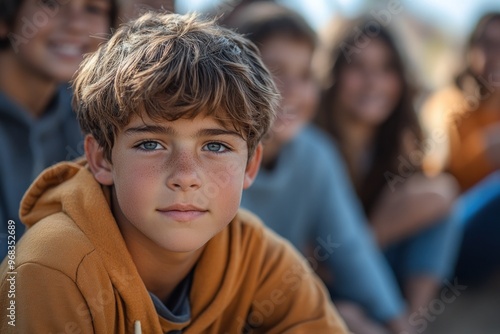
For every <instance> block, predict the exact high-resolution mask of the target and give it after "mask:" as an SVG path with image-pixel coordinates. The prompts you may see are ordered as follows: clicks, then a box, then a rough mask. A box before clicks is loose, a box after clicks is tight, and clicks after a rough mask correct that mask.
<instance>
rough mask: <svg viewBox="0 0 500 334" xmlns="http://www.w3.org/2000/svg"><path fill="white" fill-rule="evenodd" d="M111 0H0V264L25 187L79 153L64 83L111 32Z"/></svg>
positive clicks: (20, 228) (76, 129)
mask: <svg viewBox="0 0 500 334" xmlns="http://www.w3.org/2000/svg"><path fill="white" fill-rule="evenodd" d="M115 2H116V1H115V0H71V1H69V0H57V1H56V0H52V1H40V0H22V1H20V0H0V161H1V164H0V260H2V259H3V258H4V256H5V254H6V252H7V235H8V224H7V222H8V220H9V219H11V220H14V221H19V215H18V212H19V202H20V201H21V198H22V196H23V194H24V192H25V191H26V190H27V189H28V187H29V185H30V184H31V182H33V180H34V179H35V178H36V177H37V176H38V174H40V172H41V171H42V170H44V169H45V168H47V167H48V166H50V165H53V164H54V163H56V162H59V161H63V160H71V159H74V158H76V157H78V156H80V155H81V154H82V153H83V145H82V143H83V138H82V136H81V131H80V128H79V126H78V122H77V121H76V118H75V115H74V113H73V112H72V110H71V92H70V90H69V89H68V87H67V82H68V81H69V80H70V79H71V77H72V76H73V74H74V73H75V71H76V70H77V69H78V66H79V64H80V62H81V61H82V59H83V54H85V53H88V52H93V51H95V50H96V49H97V47H98V46H99V44H100V43H102V41H103V38H104V37H107V36H108V35H109V34H110V32H111V29H110V27H112V26H113V24H114V21H115V19H116V11H117V10H116V4H115ZM23 231H24V228H23V226H21V224H19V226H17V228H16V230H15V232H16V236H17V237H18V238H19V237H21V235H22V233H23Z"/></svg>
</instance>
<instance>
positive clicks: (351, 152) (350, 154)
mask: <svg viewBox="0 0 500 334" xmlns="http://www.w3.org/2000/svg"><path fill="white" fill-rule="evenodd" d="M341 124H342V126H340V127H339V131H340V138H342V139H341V143H342V147H343V150H344V154H345V155H346V160H347V162H348V164H349V165H350V166H351V168H354V169H355V170H353V171H352V172H353V176H355V177H356V178H358V177H360V175H359V173H360V171H359V167H360V165H361V163H362V158H363V156H364V155H365V154H366V153H368V152H369V151H370V150H371V148H372V145H373V140H374V138H375V128H374V127H372V126H370V125H367V124H366V123H363V122H359V121H356V120H353V119H344V120H343V121H342V122H341Z"/></svg>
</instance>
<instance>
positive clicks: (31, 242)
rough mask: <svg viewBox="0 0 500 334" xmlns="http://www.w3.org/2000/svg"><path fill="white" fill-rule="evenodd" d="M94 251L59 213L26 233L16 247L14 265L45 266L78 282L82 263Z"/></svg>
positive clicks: (79, 231)
mask: <svg viewBox="0 0 500 334" xmlns="http://www.w3.org/2000/svg"><path fill="white" fill-rule="evenodd" d="M94 251H95V247H94V245H93V244H92V243H91V242H90V240H89V239H88V237H87V236H86V235H85V234H84V233H83V232H82V231H81V230H80V229H79V228H78V226H77V225H76V224H75V223H74V222H73V220H72V219H71V218H70V217H69V216H67V215H66V214H64V213H62V212H59V213H55V214H52V215H50V216H47V217H45V218H43V219H42V220H40V221H39V222H38V223H37V224H35V225H33V226H32V227H31V228H29V229H28V230H27V231H26V233H25V234H24V235H23V237H22V238H21V239H20V240H19V241H18V243H17V245H16V248H15V265H16V268H20V267H23V266H30V265H34V266H41V267H45V268H48V269H52V270H56V271H59V272H61V273H63V274H65V275H66V276H68V277H70V278H71V279H72V280H74V281H76V278H77V277H76V276H77V274H78V268H79V266H80V264H81V263H82V261H83V260H84V259H85V258H86V257H88V256H89V255H90V254H91V253H92V252H94Z"/></svg>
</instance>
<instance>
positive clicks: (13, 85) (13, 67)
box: [0, 50, 57, 118]
mask: <svg viewBox="0 0 500 334" xmlns="http://www.w3.org/2000/svg"><path fill="white" fill-rule="evenodd" d="M18 59H19V58H18V57H17V56H16V55H15V54H14V52H13V51H12V50H8V51H2V52H0V73H1V75H0V91H2V92H4V93H5V94H6V95H7V96H8V97H9V98H10V99H12V100H13V101H15V102H16V103H17V104H19V105H20V106H21V107H23V108H24V109H25V110H27V111H28V112H29V113H30V114H31V115H32V116H33V117H35V118H38V117H40V116H42V115H43V112H44V111H45V109H46V108H47V105H48V104H49V103H50V100H51V99H52V97H53V96H54V94H55V92H56V89H57V82H56V81H55V80H50V79H48V78H47V77H43V76H41V75H39V74H36V73H34V72H33V71H30V70H29V68H27V66H25V65H24V64H22V63H21V62H20V61H19V60H18Z"/></svg>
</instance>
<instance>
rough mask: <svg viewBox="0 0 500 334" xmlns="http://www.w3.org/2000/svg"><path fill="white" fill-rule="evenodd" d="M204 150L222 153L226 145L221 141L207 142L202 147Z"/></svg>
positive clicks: (225, 149)
mask: <svg viewBox="0 0 500 334" xmlns="http://www.w3.org/2000/svg"><path fill="white" fill-rule="evenodd" d="M203 150H204V151H209V152H214V153H223V152H225V151H227V150H228V148H227V146H226V145H223V144H221V143H208V144H206V145H205V146H204V147H203Z"/></svg>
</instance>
